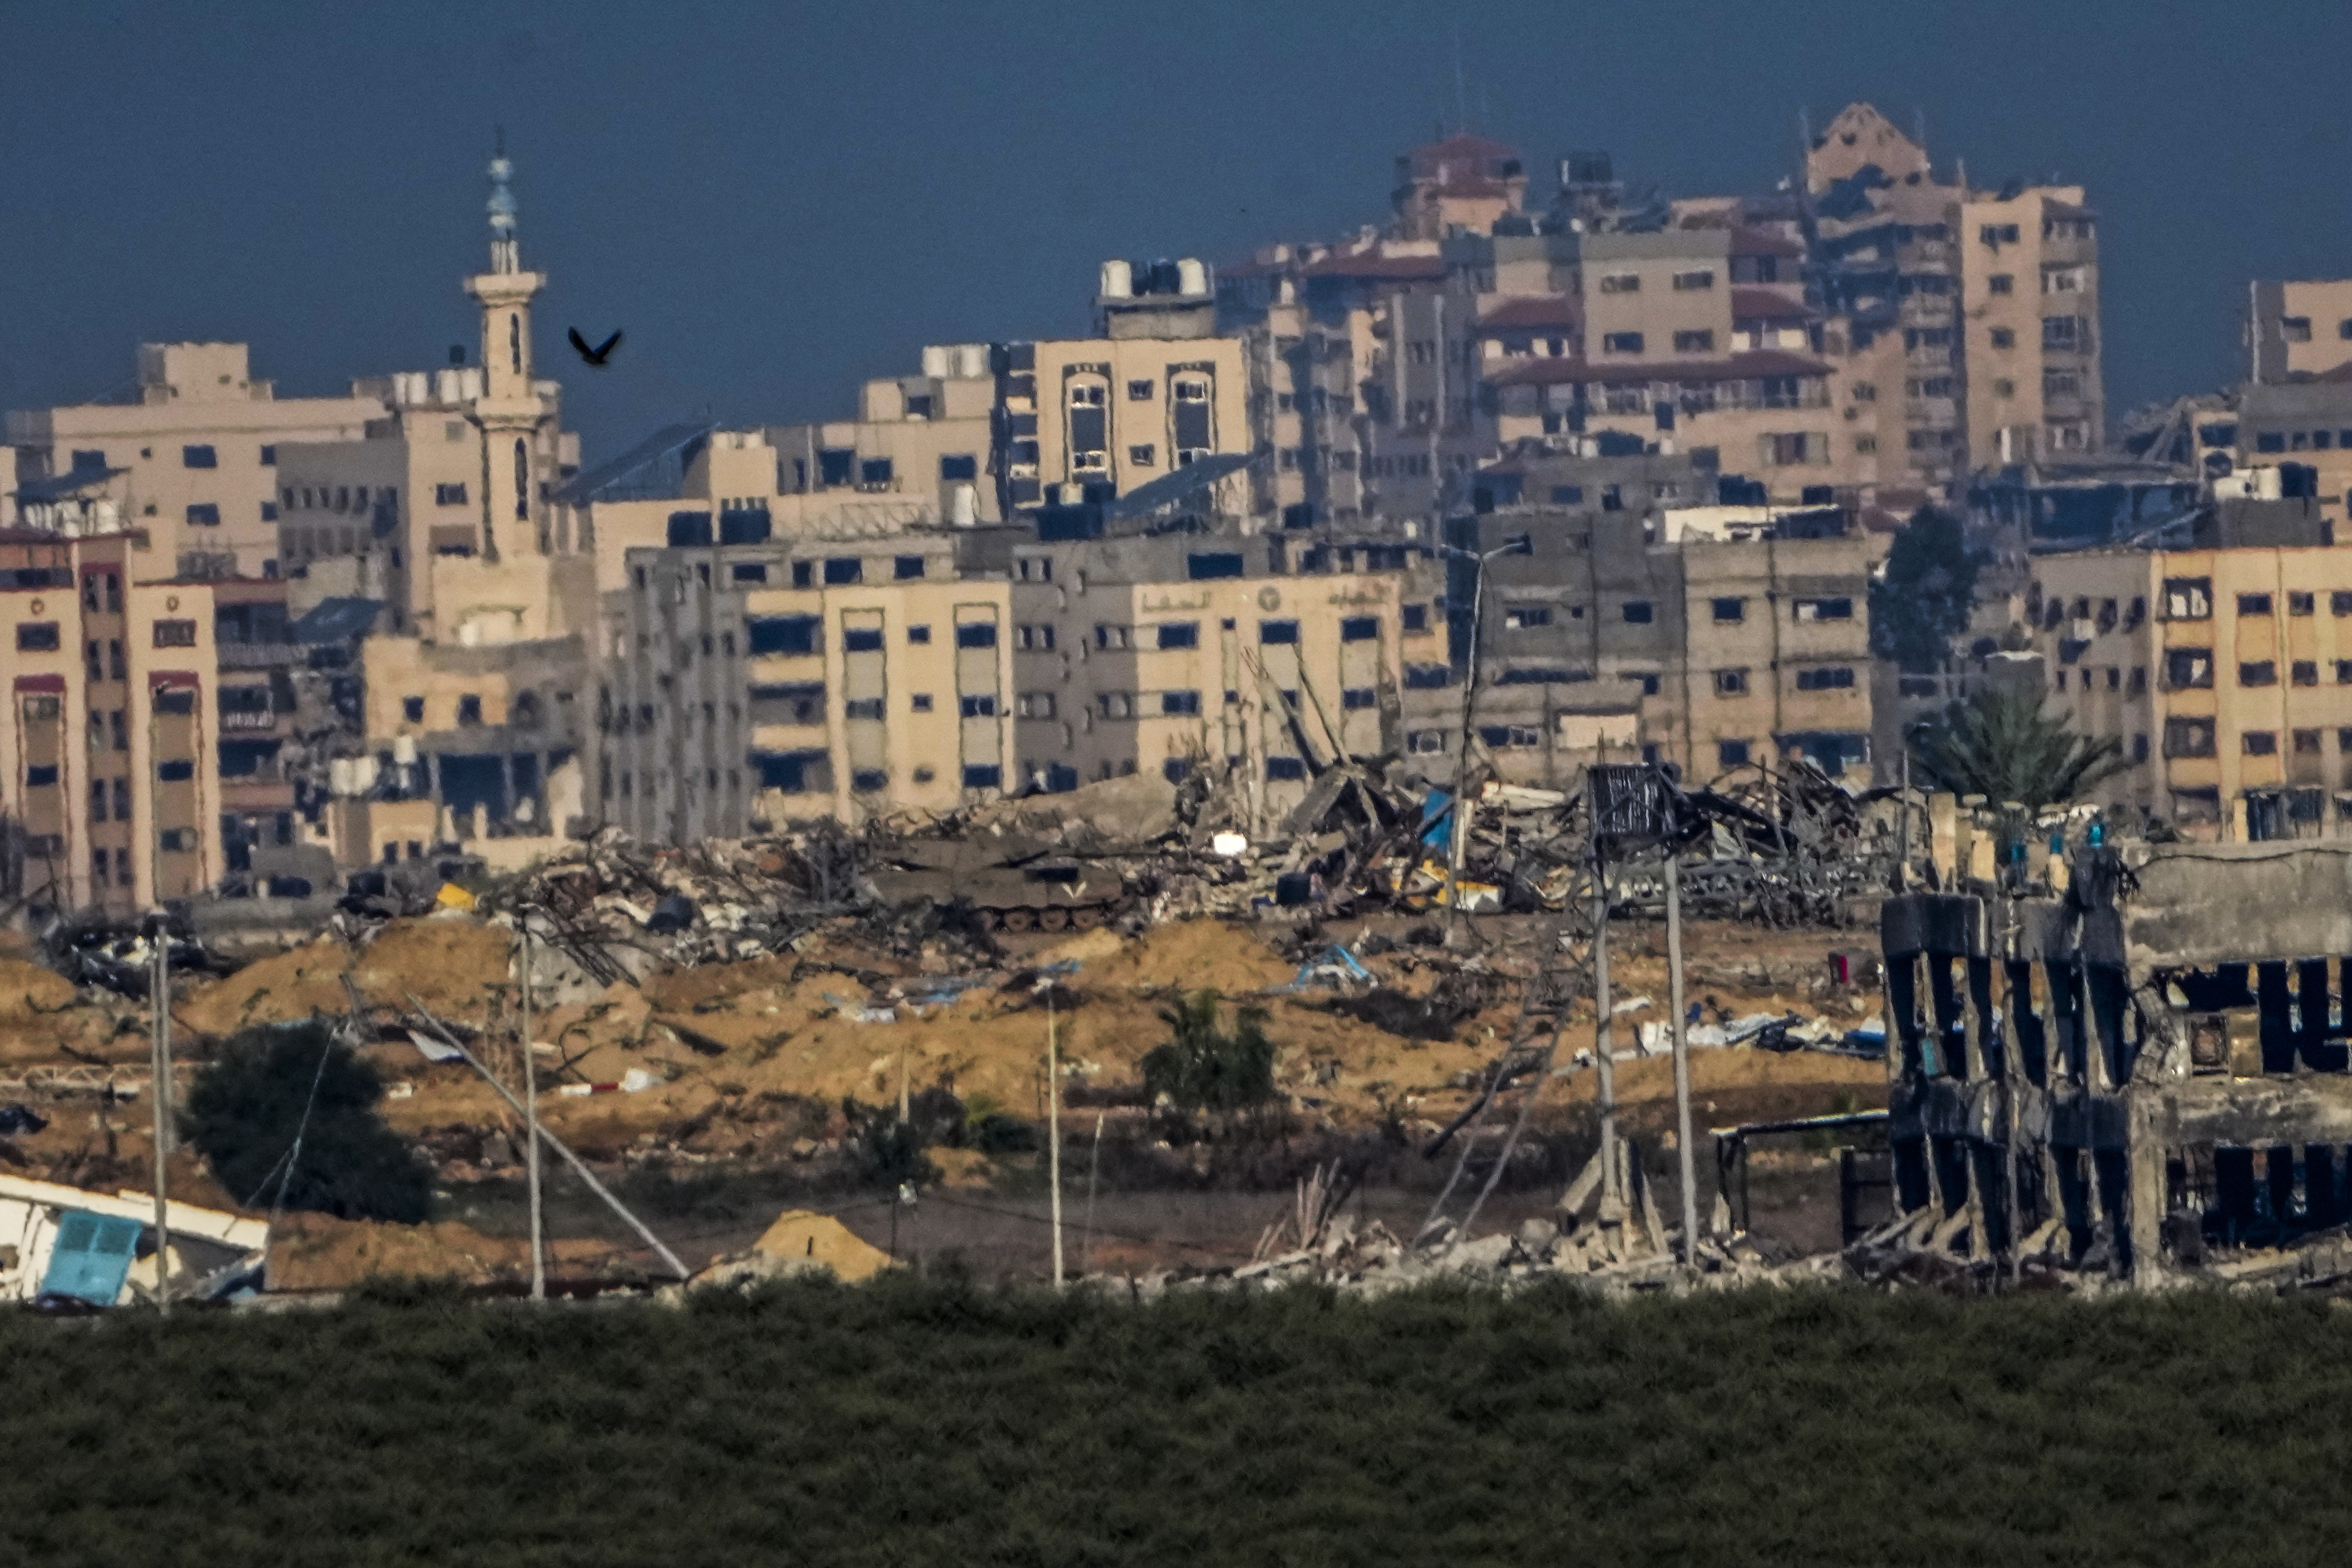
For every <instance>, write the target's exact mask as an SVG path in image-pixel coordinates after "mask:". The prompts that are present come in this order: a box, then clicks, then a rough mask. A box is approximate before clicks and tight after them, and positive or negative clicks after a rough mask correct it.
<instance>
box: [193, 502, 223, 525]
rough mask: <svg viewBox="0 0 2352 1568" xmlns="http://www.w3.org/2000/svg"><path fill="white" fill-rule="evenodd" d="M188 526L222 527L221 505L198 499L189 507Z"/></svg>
mask: <svg viewBox="0 0 2352 1568" xmlns="http://www.w3.org/2000/svg"><path fill="white" fill-rule="evenodd" d="M188 527H190V528H218V527H220V507H217V506H215V505H214V504H213V503H212V502H210V501H196V502H194V503H191V504H190V506H189V507H188Z"/></svg>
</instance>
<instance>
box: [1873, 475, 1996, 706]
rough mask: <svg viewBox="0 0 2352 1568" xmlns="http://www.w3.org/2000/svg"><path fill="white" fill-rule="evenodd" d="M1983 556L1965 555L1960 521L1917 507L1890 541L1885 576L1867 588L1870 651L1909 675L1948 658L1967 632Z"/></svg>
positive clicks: (1926, 670)
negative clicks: (1868, 589) (1955, 641)
mask: <svg viewBox="0 0 2352 1568" xmlns="http://www.w3.org/2000/svg"><path fill="white" fill-rule="evenodd" d="M1984 562H1985V556H1984V553H1983V552H1982V551H1980V550H1972V549H1969V547H1968V542H1967V540H1966V539H1965V538H1962V536H1961V533H1960V521H1959V519H1958V517H1953V516H1951V515H1950V514H1949V513H1947V512H1939V511H1937V510H1936V509H1935V508H1934V507H1920V508H1919V509H1918V510H1917V511H1916V512H1914V513H1912V514H1911V520H1910V521H1909V522H1908V523H1906V524H1905V525H1904V526H1903V530H1902V532H1900V533H1898V534H1896V535H1895V543H1894V546H1893V548H1891V549H1888V551H1887V552H1886V568H1885V571H1884V572H1883V573H1882V574H1881V575H1879V576H1878V577H1876V578H1874V579H1873V580H1871V584H1870V651H1871V653H1874V654H1875V655H1876V656H1877V657H1879V658H1882V659H1891V660H1893V661H1894V662H1895V664H1898V665H1900V666H1901V667H1902V668H1904V669H1906V670H1908V671H1910V672H1911V673H1913V674H1929V673H1931V672H1933V671H1934V670H1936V669H1937V667H1938V666H1940V665H1941V664H1943V663H1944V661H1945V660H1947V659H1948V658H1949V657H1951V650H1952V640H1953V639H1954V638H1956V637H1958V636H1959V635H1960V633H1961V632H1966V631H1967V630H1968V629H1969V612H1970V611H1972V610H1973V609H1975V608H1976V593H1977V576H1978V574H1979V572H1980V571H1982V570H1983V569H1984Z"/></svg>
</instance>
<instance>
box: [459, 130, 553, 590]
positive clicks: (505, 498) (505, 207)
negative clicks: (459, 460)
mask: <svg viewBox="0 0 2352 1568" xmlns="http://www.w3.org/2000/svg"><path fill="white" fill-rule="evenodd" d="M489 175H490V200H489V207H488V210H489V217H490V269H489V271H488V272H484V273H478V274H476V275H475V276H474V277H469V278H467V279H466V292H467V293H468V294H470V295H472V296H473V297H474V298H476V299H478V300H479V301H480V302H481V306H482V377H483V385H482V395H481V396H480V397H479V398H478V399H477V400H476V401H475V402H474V405H473V408H472V411H471V413H472V418H473V422H474V423H475V424H476V425H477V426H478V427H479V428H480V430H481V433H482V556H483V559H486V560H493V561H494V560H498V559H500V558H501V557H502V556H504V555H506V554H508V553H509V552H510V553H513V554H515V555H518V556H521V555H537V554H540V553H541V549H540V543H539V535H540V526H541V522H543V520H544V517H543V514H544V511H545V507H544V506H543V505H542V503H541V501H540V499H539V484H540V480H541V476H543V475H551V474H553V472H554V468H555V456H554V452H553V450H552V447H551V445H550V443H551V439H552V434H551V432H550V431H549V430H548V429H547V426H548V424H549V423H550V421H549V416H548V413H547V410H546V408H545V407H544V405H543V404H542V403H541V401H540V398H539V395H538V393H536V392H533V391H532V390H531V380H530V300H531V296H533V295H534V294H537V293H538V292H539V291H540V289H541V287H544V286H545V284H546V282H547V276H546V275H545V274H544V273H538V272H525V271H523V270H522V246H521V243H520V241H518V240H517V239H516V238H515V199H514V193H513V192H512V191H510V190H509V189H508V188H507V182H508V181H509V180H510V179H512V178H513V177H514V165H513V163H511V162H509V161H508V159H507V156H506V150H505V148H504V146H503V144H501V146H500V148H499V155H498V156H497V157H495V158H492V159H491V160H490V166H489Z"/></svg>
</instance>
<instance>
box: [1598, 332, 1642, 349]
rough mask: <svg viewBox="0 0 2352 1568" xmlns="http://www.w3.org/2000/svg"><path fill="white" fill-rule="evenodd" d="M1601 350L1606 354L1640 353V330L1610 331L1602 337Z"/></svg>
mask: <svg viewBox="0 0 2352 1568" xmlns="http://www.w3.org/2000/svg"><path fill="white" fill-rule="evenodd" d="M1641 351H1642V334H1641V333H1639V332H1610V333H1606V334H1604V335H1603V336H1602V337H1601V352H1602V353H1604V354H1638V353H1640V352H1641Z"/></svg>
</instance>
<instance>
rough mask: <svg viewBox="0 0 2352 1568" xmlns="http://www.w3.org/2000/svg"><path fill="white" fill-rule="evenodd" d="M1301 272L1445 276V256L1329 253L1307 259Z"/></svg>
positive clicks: (1336, 275) (1320, 274) (1382, 275)
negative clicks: (1315, 258)
mask: <svg viewBox="0 0 2352 1568" xmlns="http://www.w3.org/2000/svg"><path fill="white" fill-rule="evenodd" d="M1299 273H1300V275H1301V276H1302V277H1401V278H1431V279H1434V278H1441V277H1444V276H1445V258H1444V256H1381V255H1379V254H1377V253H1360V254H1358V255H1354V256H1324V257H1322V258H1321V259H1320V260H1318V261H1310V262H1308V263H1307V265H1306V266H1305V267H1301V268H1299Z"/></svg>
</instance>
